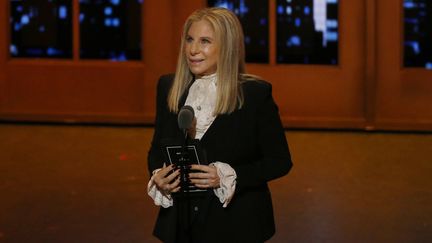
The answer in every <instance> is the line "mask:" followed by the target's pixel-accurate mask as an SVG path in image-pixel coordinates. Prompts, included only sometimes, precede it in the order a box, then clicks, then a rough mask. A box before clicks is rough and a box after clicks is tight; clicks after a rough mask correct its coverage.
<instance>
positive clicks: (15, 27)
mask: <svg viewBox="0 0 432 243" xmlns="http://www.w3.org/2000/svg"><path fill="white" fill-rule="evenodd" d="M20 29H21V24H20V23H15V24H14V30H15V31H19V30H20Z"/></svg>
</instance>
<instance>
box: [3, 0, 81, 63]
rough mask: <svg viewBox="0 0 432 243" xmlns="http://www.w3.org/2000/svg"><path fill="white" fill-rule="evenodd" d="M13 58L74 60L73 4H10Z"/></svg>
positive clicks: (64, 0)
mask: <svg viewBox="0 0 432 243" xmlns="http://www.w3.org/2000/svg"><path fill="white" fill-rule="evenodd" d="M10 13H11V14H10V30H11V43H10V47H9V49H10V54H11V56H12V57H46V58H71V57H72V6H71V1H68V0H58V1H46V0H33V1H18V0H11V1H10Z"/></svg>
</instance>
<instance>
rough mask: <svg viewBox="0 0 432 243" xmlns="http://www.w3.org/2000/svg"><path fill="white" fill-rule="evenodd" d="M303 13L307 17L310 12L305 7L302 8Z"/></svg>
mask: <svg viewBox="0 0 432 243" xmlns="http://www.w3.org/2000/svg"><path fill="white" fill-rule="evenodd" d="M303 12H304V14H305V15H309V14H310V12H311V10H310V8H309V7H308V6H306V7H304V9H303Z"/></svg>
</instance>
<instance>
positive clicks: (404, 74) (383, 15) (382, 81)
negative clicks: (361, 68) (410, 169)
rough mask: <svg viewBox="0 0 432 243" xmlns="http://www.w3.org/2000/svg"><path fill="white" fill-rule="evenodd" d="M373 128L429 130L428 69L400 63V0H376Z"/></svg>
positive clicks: (431, 81) (431, 77)
mask: <svg viewBox="0 0 432 243" xmlns="http://www.w3.org/2000/svg"><path fill="white" fill-rule="evenodd" d="M377 6H378V19H377V23H378V24H377V31H378V33H379V35H378V36H377V98H376V99H377V103H376V107H375V109H376V122H375V124H376V128H377V129H400V130H429V131H430V130H432V71H431V70H425V69H424V68H404V67H403V8H402V0H398V1H394V0H382V1H378V5H377Z"/></svg>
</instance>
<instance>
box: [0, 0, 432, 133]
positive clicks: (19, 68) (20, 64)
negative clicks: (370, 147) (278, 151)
mask: <svg viewBox="0 0 432 243" xmlns="http://www.w3.org/2000/svg"><path fill="white" fill-rule="evenodd" d="M8 2H9V1H1V2H0V20H2V21H0V120H3V121H55V122H72V123H73V122H97V123H138V124H152V122H153V119H154V114H155V89H156V83H157V80H158V77H159V76H160V75H162V74H165V73H169V72H174V70H175V63H176V58H177V52H178V45H179V42H180V33H181V28H182V24H183V22H184V20H185V19H186V17H187V16H188V15H189V14H190V13H191V12H192V11H193V10H195V9H197V8H201V7H204V6H205V4H206V1H202V0H191V1H180V0H159V1H144V6H143V8H142V16H143V19H142V23H143V24H142V40H143V43H144V46H143V51H142V53H143V59H142V61H135V62H123V63H113V62H106V61H88V60H86V61H82V60H79V59H78V54H74V58H73V59H72V60H68V61H65V60H44V59H21V58H20V59H11V58H9V54H8V46H9V30H8V28H9V26H8V24H9V20H8V19H9V17H8V14H9V13H8V9H9V8H8ZM74 4H78V1H74ZM275 4H276V3H275V1H274V0H270V63H269V64H248V66H247V68H248V71H249V72H251V73H254V74H257V75H260V76H262V77H263V78H264V79H266V80H268V81H269V82H271V83H272V84H273V92H274V96H275V99H276V101H277V103H278V104H279V108H280V114H281V118H282V120H283V123H284V125H285V126H286V127H290V128H348V129H367V130H374V129H380V130H429V131H430V130H432V108H431V107H432V92H431V91H432V82H431V80H432V72H431V71H427V70H423V69H412V68H410V69H407V68H403V67H402V51H403V46H402V40H403V39H402V35H403V23H402V19H403V11H402V0H399V1H391V0H382V1H377V0H365V1H362V0H353V1H340V3H339V22H340V25H339V35H340V42H339V53H340V54H339V55H340V56H339V60H340V64H339V65H338V66H320V65H281V64H276V63H275V61H274V60H275V55H276V54H275V52H276V51H275V50H276V46H275V41H274V36H275V31H276V27H275V22H274V19H275V16H274V15H275V13H274V11H272V10H273V9H274V7H275ZM74 14H75V15H74V18H75V19H78V13H77V12H75V13H74ZM77 28H78V27H76V26H75V27H74V31H75V32H76V33H77V32H78V29H77ZM74 38H75V42H78V39H76V38H78V37H76V35H75V37H74ZM74 49H75V50H76V51H75V52H76V53H78V51H77V50H78V47H77V44H75V45H74Z"/></svg>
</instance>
